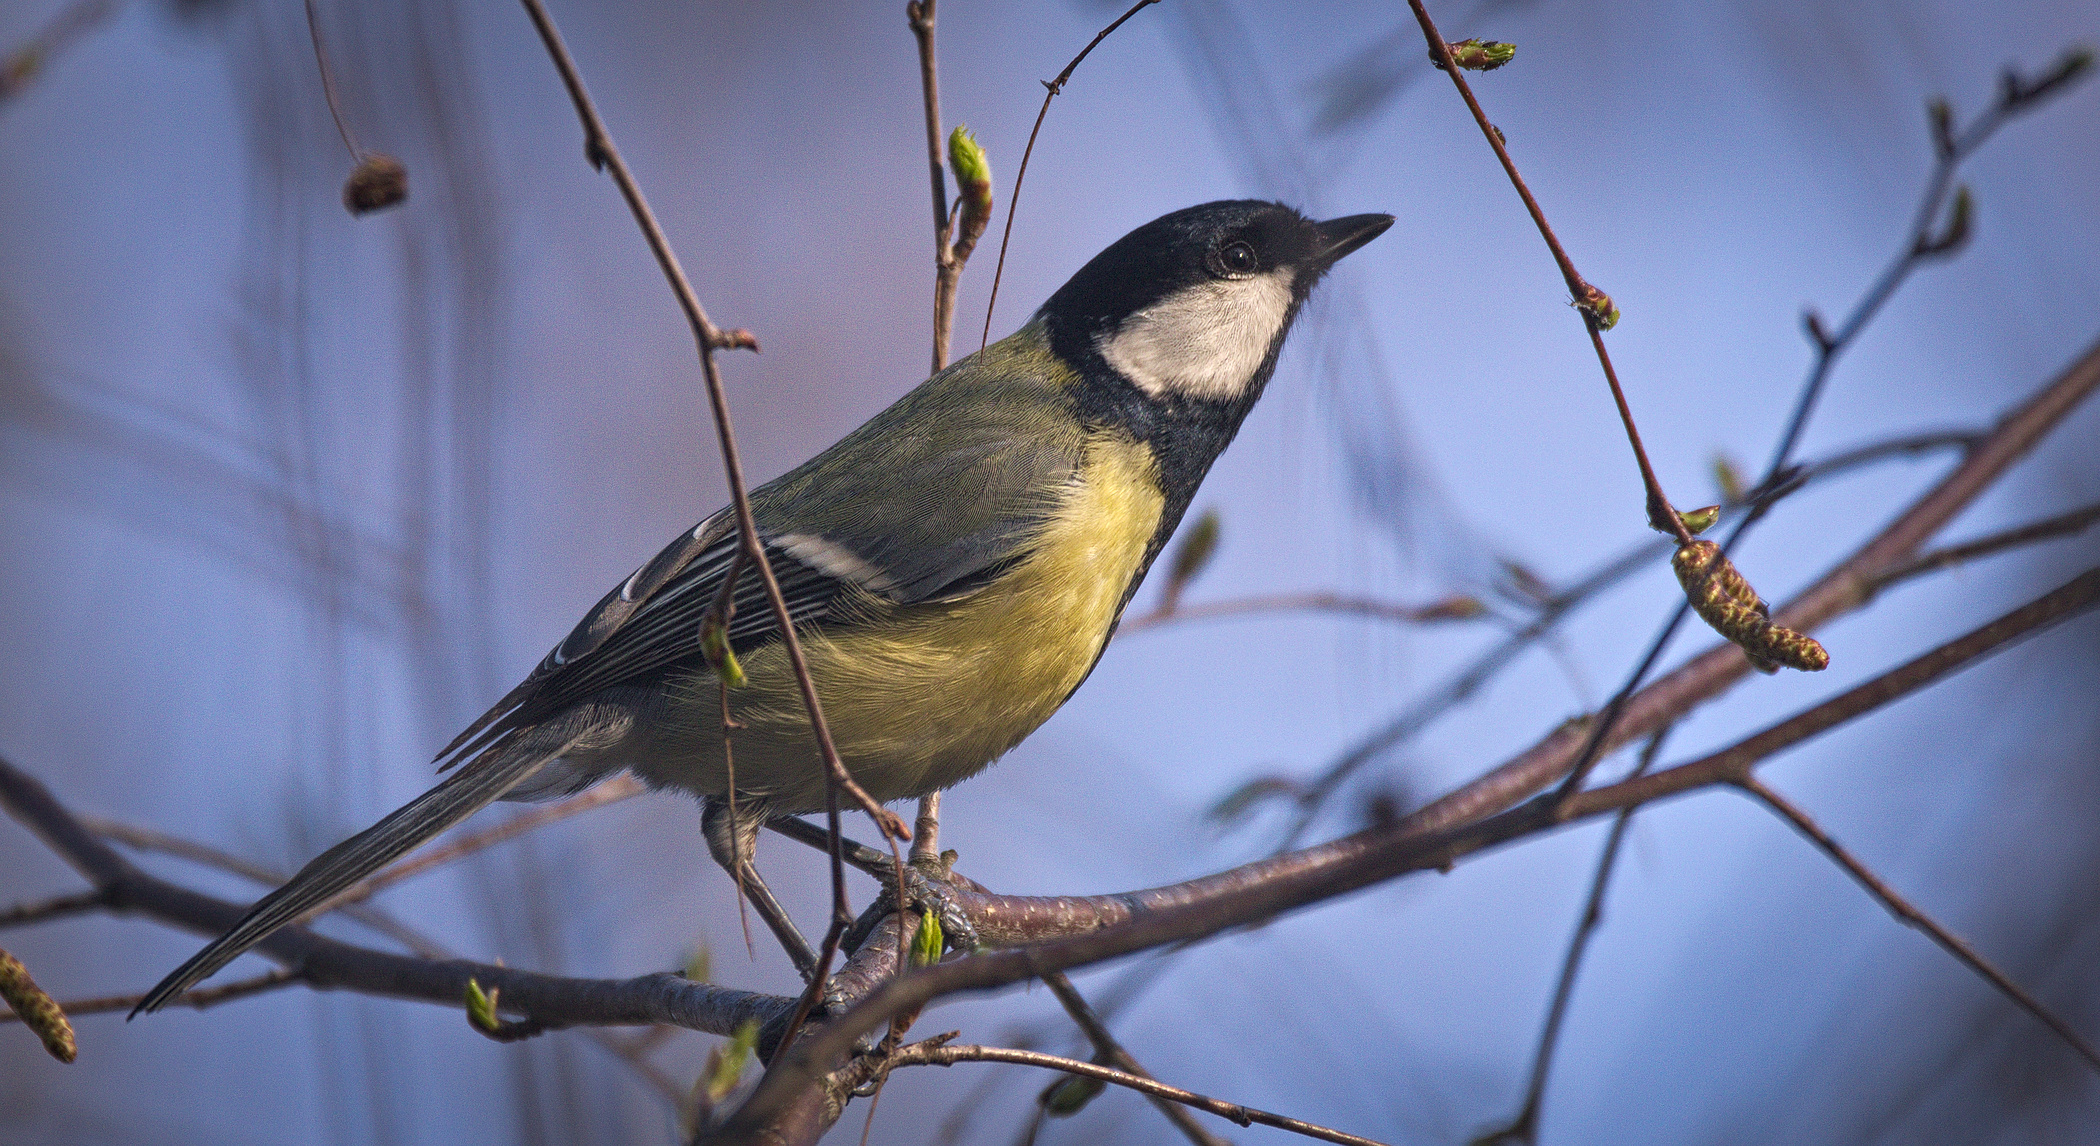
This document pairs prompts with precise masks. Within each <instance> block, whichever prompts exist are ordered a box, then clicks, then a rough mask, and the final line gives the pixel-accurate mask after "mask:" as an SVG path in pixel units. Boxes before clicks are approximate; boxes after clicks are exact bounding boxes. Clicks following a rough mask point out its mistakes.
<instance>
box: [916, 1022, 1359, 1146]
mask: <svg viewBox="0 0 2100 1146" xmlns="http://www.w3.org/2000/svg"><path fill="white" fill-rule="evenodd" d="M959 1062H1004V1063H1015V1064H1018V1065H1021V1066H1040V1067H1045V1068H1047V1069H1050V1070H1061V1071H1063V1072H1065V1073H1066V1074H1076V1075H1081V1076H1084V1077H1086V1078H1098V1079H1100V1080H1101V1081H1103V1082H1108V1083H1113V1084H1115V1085H1117V1086H1123V1087H1128V1088H1130V1089H1131V1090H1135V1091H1137V1092H1139V1093H1141V1094H1145V1095H1149V1096H1151V1097H1154V1098H1161V1099H1165V1100H1167V1101H1169V1102H1179V1103H1181V1104H1183V1105H1185V1106H1193V1107H1195V1108H1196V1109H1198V1110H1201V1111H1204V1112H1205V1113H1208V1114H1215V1115H1217V1116H1218V1117H1220V1118H1224V1119H1227V1120H1229V1121H1231V1122H1234V1123H1237V1124H1238V1125H1241V1126H1254V1125H1257V1124H1258V1125H1262V1126H1274V1127H1276V1128H1277V1129H1279V1130H1288V1131H1290V1132H1292V1133H1293V1134H1303V1135H1304V1136H1306V1137H1307V1138H1317V1139H1319V1140H1320V1141H1322V1142H1340V1143H1344V1144H1345V1146H1384V1144H1383V1143H1380V1142H1379V1141H1378V1140H1377V1139H1375V1138H1364V1137H1362V1136H1360V1135H1356V1134H1347V1133H1344V1132H1342V1131H1340V1130H1333V1129H1329V1128H1328V1127H1325V1126H1321V1125H1318V1124H1316V1123H1312V1122H1306V1121H1304V1120H1302V1119H1298V1118H1286V1117H1285V1116H1283V1115H1281V1114H1271V1113H1269V1112H1268V1111H1266V1110H1257V1109H1255V1108H1254V1107H1251V1106H1242V1105H1240V1104H1239V1103H1236V1102H1221V1101H1219V1100H1218V1099H1215V1098H1207V1097H1205V1096H1203V1095H1201V1094H1197V1093H1196V1092H1195V1091H1192V1090H1183V1089H1181V1088H1180V1087H1178V1086H1168V1085H1167V1084H1166V1083H1163V1082H1159V1081H1157V1080H1155V1079H1151V1078H1146V1077H1144V1076H1143V1075H1137V1074H1131V1073H1130V1072H1129V1071H1122V1070H1117V1069H1115V1068H1114V1067H1107V1066H1102V1065H1100V1064H1098V1063H1091V1062H1085V1061H1082V1060H1080V1059H1076V1058H1066V1057H1064V1056H1063V1055H1055V1054H1044V1053H1043V1052H1041V1051H1031V1050H1016V1049H1014V1048H1011V1047H986V1046H972V1045H969V1044H962V1045H955V1044H949V1045H943V1046H927V1045H925V1044H923V1043H915V1044H913V1045H911V1046H907V1047H901V1048H899V1049H898V1050H897V1052H896V1054H894V1055H892V1056H891V1058H890V1061H889V1063H888V1065H890V1066H953V1065H955V1064H956V1063H959Z"/></svg>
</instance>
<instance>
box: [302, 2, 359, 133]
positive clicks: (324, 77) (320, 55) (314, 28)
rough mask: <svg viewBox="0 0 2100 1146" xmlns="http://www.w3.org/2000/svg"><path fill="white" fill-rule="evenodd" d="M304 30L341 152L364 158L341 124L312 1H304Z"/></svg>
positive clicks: (339, 106) (331, 72)
mask: <svg viewBox="0 0 2100 1146" xmlns="http://www.w3.org/2000/svg"><path fill="white" fill-rule="evenodd" d="M306 30H307V33H308V34H309V35H311V36H312V37H313V41H314V65H315V66H316V67H318V68H319V69H320V70H321V94H322V96H324V97H325V98H326V99H327V100H328V114H329V115H330V116H331V117H333V118H334V120H335V130H336V133H337V134H338V135H341V136H342V137H343V150H345V151H348V152H349V153H350V161H351V162H352V163H355V162H357V161H358V160H361V159H363V158H364V157H365V153H364V152H362V151H360V150H358V146H357V141H356V140H354V139H352V138H350V125H349V124H347V123H345V122H343V107H342V101H341V100H340V99H339V98H338V97H337V96H336V92H335V70H334V69H333V68H330V67H329V66H328V49H327V48H325V47H323V46H322V43H321V16H320V14H319V13H318V12H316V11H314V0H306Z"/></svg>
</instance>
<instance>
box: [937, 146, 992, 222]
mask: <svg viewBox="0 0 2100 1146" xmlns="http://www.w3.org/2000/svg"><path fill="white" fill-rule="evenodd" d="M948 167H949V169H950V170H952V171H954V172H955V181H956V183H958V184H960V188H961V191H962V193H963V195H964V197H965V200H964V205H963V209H964V210H965V211H967V210H969V209H970V201H972V200H975V201H977V203H978V205H979V207H980V208H981V209H982V210H985V211H990V210H991V209H992V165H991V162H990V160H988V159H986V158H985V154H984V145H983V144H981V143H979V142H977V137H976V136H974V135H971V134H970V129H969V128H967V127H964V126H962V125H961V124H957V125H956V128H955V130H954V131H951V132H949V133H948Z"/></svg>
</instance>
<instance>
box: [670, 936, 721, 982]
mask: <svg viewBox="0 0 2100 1146" xmlns="http://www.w3.org/2000/svg"><path fill="white" fill-rule="evenodd" d="M714 965H715V959H714V955H713V953H711V952H710V951H708V949H707V944H705V943H696V944H694V945H693V948H692V950H690V951H687V952H686V953H685V963H684V965H683V966H681V967H680V968H679V973H680V974H682V975H684V976H685V977H686V978H687V979H689V980H691V981H692V982H695V983H709V982H713V981H714V980H713V975H714V969H715V966H714Z"/></svg>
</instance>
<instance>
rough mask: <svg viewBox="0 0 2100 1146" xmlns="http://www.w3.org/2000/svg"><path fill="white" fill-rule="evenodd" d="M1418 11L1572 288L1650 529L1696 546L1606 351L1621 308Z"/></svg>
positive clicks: (1435, 51) (1433, 49)
mask: <svg viewBox="0 0 2100 1146" xmlns="http://www.w3.org/2000/svg"><path fill="white" fill-rule="evenodd" d="M1407 4H1408V7H1410V8H1412V9H1414V13H1415V21H1416V22H1417V23H1419V24H1421V25H1422V35H1423V37H1424V38H1426V39H1427V40H1428V41H1429V54H1430V55H1431V56H1432V57H1433V58H1435V60H1436V63H1437V67H1439V68H1441V69H1442V70H1443V72H1444V74H1445V75H1447V76H1450V77H1451V82H1452V84H1454V85H1455V86H1456V87H1457V88H1458V94H1459V96H1460V97H1461V98H1463V99H1464V100H1465V101H1466V109H1467V110H1468V111H1471V112H1472V113H1473V122H1474V123H1476V124H1479V125H1480V134H1481V135H1483V136H1486V137H1487V141H1488V146H1489V147H1492V148H1494V149H1495V158H1496V159H1498V160H1500V161H1501V163H1502V170H1503V172H1504V173H1506V174H1507V175H1508V176H1509V182H1510V186H1512V187H1515V188H1516V189H1517V197H1518V198H1520V199H1522V200H1523V201H1524V209H1525V210H1526V211H1529V212H1530V213H1531V221H1532V223H1533V224H1535V225H1536V226H1537V227H1538V230H1539V237H1540V238H1542V239H1544V240H1546V249H1547V250H1549V251H1551V252H1553V261H1554V262H1555V263H1557V264H1559V266H1560V274H1561V278H1563V279H1565V280H1566V281H1567V284H1568V294H1569V295H1570V296H1572V298H1573V300H1574V304H1575V309H1576V311H1577V312H1579V313H1580V314H1581V315H1582V322H1583V326H1584V327H1585V328H1586V329H1587V330H1588V331H1589V335H1590V345H1591V346H1592V347H1593V348H1594V349H1595V350H1596V352H1597V365H1599V366H1601V367H1602V368H1603V369H1604V381H1605V383H1606V385H1608V386H1609V387H1610V388H1611V398H1612V401H1613V403H1615V404H1616V405H1617V406H1618V408H1619V421H1620V422H1621V423H1623V424H1624V425H1625V427H1626V441H1627V444H1629V445H1631V446H1632V447H1633V460H1634V462H1635V464H1637V465H1638V466H1639V467H1640V471H1641V484H1642V485H1643V486H1644V487H1645V488H1646V489H1647V491H1648V524H1649V525H1651V526H1653V527H1654V528H1656V529H1658V530H1660V531H1662V532H1664V533H1668V534H1670V535H1672V536H1674V537H1675V538H1677V542H1678V544H1680V545H1683V544H1688V543H1690V541H1691V540H1692V534H1691V531H1690V530H1688V529H1686V528H1685V525H1684V522H1683V521H1681V520H1679V518H1678V516H1677V510H1676V508H1675V507H1674V506H1672V505H1671V504H1670V499H1669V498H1668V497H1667V496H1665V495H1664V493H1663V488H1662V482H1661V481H1660V480H1659V479H1657V478H1656V476H1655V467H1654V466H1652V465H1650V464H1649V463H1648V451H1647V449H1646V448H1644V447H1643V446H1642V445H1641V432H1640V428H1639V427H1637V426H1635V425H1634V422H1633V408H1632V407H1631V406H1628V405H1627V404H1626V392H1625V390H1623V389H1621V388H1620V386H1619V374H1618V371H1617V370H1616V369H1614V368H1613V367H1612V364H1611V353H1610V352H1609V351H1607V350H1606V349H1605V348H1604V332H1605V331H1606V330H1608V329H1610V328H1611V327H1612V326H1613V325H1615V324H1616V323H1617V322H1618V321H1619V312H1618V308H1617V307H1615V306H1614V305H1613V304H1612V301H1611V298H1610V296H1608V295H1606V294H1605V293H1604V292H1603V291H1601V290H1598V289H1597V288H1596V287H1594V286H1592V285H1590V283H1589V280H1587V279H1585V278H1583V277H1582V274H1581V272H1579V271H1577V270H1576V269H1575V261H1574V260H1573V259H1571V258H1569V257H1568V252H1567V250H1566V249H1565V248H1563V247H1562V246H1561V244H1560V237H1559V236H1557V235H1555V234H1554V233H1553V226H1552V224H1550V223H1548V222H1546V212H1545V211H1544V210H1542V209H1541V208H1540V207H1539V201H1538V199H1537V198H1536V197H1535V196H1533V195H1532V193H1531V188H1530V187H1529V186H1526V185H1525V183H1524V177H1523V176H1522V175H1519V174H1517V164H1516V161H1515V160H1513V159H1511V158H1510V157H1509V147H1508V145H1506V144H1504V143H1503V141H1502V133H1501V132H1500V131H1498V130H1496V128H1495V125H1494V124H1493V123H1491V122H1489V121H1488V117H1487V112H1486V111H1484V110H1482V109H1481V106H1480V101H1479V100H1478V99H1476V98H1474V96H1473V85H1471V84H1469V83H1467V82H1466V77H1465V72H1464V70H1463V69H1461V68H1460V67H1459V66H1458V65H1457V64H1455V63H1453V62H1452V59H1451V45H1449V44H1447V43H1445V42H1444V37H1443V35H1442V33H1440V32H1438V31H1437V30H1436V22H1435V21H1434V20H1431V19H1430V18H1429V9H1427V8H1425V7H1423V6H1422V0H1407Z"/></svg>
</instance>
